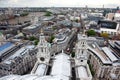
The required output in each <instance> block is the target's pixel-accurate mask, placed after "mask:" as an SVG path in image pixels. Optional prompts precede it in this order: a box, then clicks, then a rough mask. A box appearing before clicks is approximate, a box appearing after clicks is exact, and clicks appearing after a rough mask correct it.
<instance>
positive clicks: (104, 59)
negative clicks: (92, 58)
mask: <svg viewBox="0 0 120 80" xmlns="http://www.w3.org/2000/svg"><path fill="white" fill-rule="evenodd" d="M88 49H89V50H90V51H92V52H93V53H94V55H96V56H97V57H98V58H99V59H100V60H101V61H102V63H104V64H112V62H111V61H110V59H109V58H108V57H107V56H106V55H105V54H104V53H103V52H102V51H100V50H99V49H98V48H91V47H90V46H88Z"/></svg>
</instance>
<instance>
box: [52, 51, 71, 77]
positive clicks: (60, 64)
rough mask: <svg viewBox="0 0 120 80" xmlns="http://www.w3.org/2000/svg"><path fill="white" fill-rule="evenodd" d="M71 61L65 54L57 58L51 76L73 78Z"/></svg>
mask: <svg viewBox="0 0 120 80" xmlns="http://www.w3.org/2000/svg"><path fill="white" fill-rule="evenodd" d="M69 59H70V57H69V56H68V55H67V54H65V53H60V54H58V55H57V56H55V60H54V62H53V67H52V71H51V75H54V76H56V75H60V76H63V75H64V76H71V63H70V60H69Z"/></svg>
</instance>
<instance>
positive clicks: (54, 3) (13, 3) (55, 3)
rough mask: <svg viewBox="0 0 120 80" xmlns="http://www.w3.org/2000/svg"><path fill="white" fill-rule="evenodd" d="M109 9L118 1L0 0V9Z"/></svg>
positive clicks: (117, 3)
mask: <svg viewBox="0 0 120 80" xmlns="http://www.w3.org/2000/svg"><path fill="white" fill-rule="evenodd" d="M85 5H87V6H88V7H102V6H103V5H104V7H109V8H116V7H117V6H120V0H0V7H85Z"/></svg>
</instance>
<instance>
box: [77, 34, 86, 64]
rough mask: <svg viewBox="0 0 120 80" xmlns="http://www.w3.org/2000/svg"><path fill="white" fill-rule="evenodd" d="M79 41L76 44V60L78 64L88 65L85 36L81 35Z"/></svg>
mask: <svg viewBox="0 0 120 80" xmlns="http://www.w3.org/2000/svg"><path fill="white" fill-rule="evenodd" d="M78 37H79V39H80V40H79V41H78V43H77V44H76V52H75V55H76V56H75V60H76V62H77V64H87V59H88V54H87V42H86V36H85V35H79V36H78Z"/></svg>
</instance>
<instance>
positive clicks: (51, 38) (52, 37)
mask: <svg viewBox="0 0 120 80" xmlns="http://www.w3.org/2000/svg"><path fill="white" fill-rule="evenodd" d="M54 38H55V36H53V35H52V36H51V37H50V40H49V42H50V43H52V42H53V39H54Z"/></svg>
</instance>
